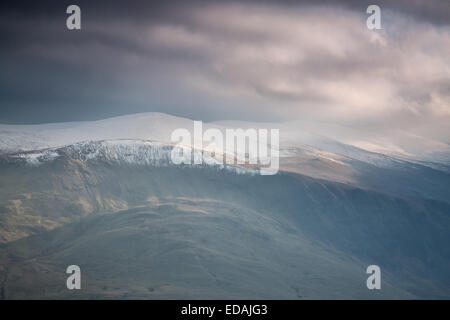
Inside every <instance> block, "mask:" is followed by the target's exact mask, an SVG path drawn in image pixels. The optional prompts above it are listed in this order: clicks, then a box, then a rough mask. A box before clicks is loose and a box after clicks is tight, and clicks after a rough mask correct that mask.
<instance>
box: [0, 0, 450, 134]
mask: <svg viewBox="0 0 450 320" xmlns="http://www.w3.org/2000/svg"><path fill="white" fill-rule="evenodd" d="M70 4H77V5H79V6H80V8H81V30H68V29H67V28H66V19H67V17H68V14H66V8H67V6H68V5H70ZM370 4H377V5H379V6H380V8H381V26H382V29H381V30H369V29H368V28H367V26H366V19H367V17H368V16H369V14H367V13H366V8H367V7H368V5H370ZM0 41H1V43H2V49H1V50H0V68H1V72H0V122H1V123H44V122H62V121H80V120H95V119H102V118H107V117H111V116H118V115H124V114H130V113H137V112H149V111H158V112H165V113H168V114H172V115H176V116H181V117H188V118H191V119H197V120H203V121H213V120H251V121H271V122H273V121H286V120H293V119H301V120H311V121H319V122H326V123H333V124H337V125H343V126H351V127H356V128H360V129H365V128H367V129H368V130H379V131H383V130H389V129H392V128H401V129H402V130H406V131H409V132H412V133H417V134H419V133H420V134H426V135H429V136H430V137H434V138H438V139H440V140H441V141H442V142H445V143H450V1H447V0H442V1H440V0H434V1H433V0H431V1H430V0H411V1H402V0H397V1H256V0H255V1H235V2H233V1H188V0H185V1H166V2H162V1H160V2H149V1H120V2H119V1H114V2H113V1H102V0H100V1H95V2H94V1H33V2H31V3H29V1H20V0H19V1H2V4H1V5H0Z"/></svg>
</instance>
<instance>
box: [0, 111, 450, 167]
mask: <svg viewBox="0 0 450 320" xmlns="http://www.w3.org/2000/svg"><path fill="white" fill-rule="evenodd" d="M193 126H194V121H193V120H190V119H186V118H180V117H175V116H171V115H167V114H163V113H155V112H152V113H140V114H132V115H126V116H120V117H114V118H109V119H104V120H99V121H86V122H69V123H55V124H39V125H5V124H3V125H0V153H3V154H5V153H19V152H23V151H35V150H42V149H48V148H58V147H63V146H69V145H72V144H76V143H81V142H89V141H103V140H110V141H111V142H109V143H108V145H111V143H112V141H116V142H119V141H121V142H120V145H123V141H124V139H126V140H138V141H148V140H151V141H158V142H162V143H166V144H172V141H171V134H172V132H173V131H174V130H175V129H178V128H184V129H187V130H189V131H191V132H193ZM208 128H217V129H219V130H221V131H222V132H225V129H227V128H243V129H248V128H255V129H258V128H267V129H271V128H273V129H275V128H277V129H280V156H281V157H284V156H286V155H288V154H289V150H292V149H293V148H294V149H295V148H300V149H307V150H309V152H310V153H314V154H316V156H317V157H318V158H323V157H324V156H323V154H324V152H326V153H327V156H326V158H327V159H328V160H329V159H332V160H334V161H340V160H339V159H340V158H341V157H342V156H345V157H348V158H351V159H355V160H359V161H362V162H365V163H369V164H372V165H375V166H377V167H386V168H389V167H395V166H402V165H405V164H409V165H410V164H411V163H418V164H420V165H424V166H428V167H431V168H434V169H438V170H443V171H447V172H448V171H450V169H449V168H450V165H449V164H450V148H449V147H448V145H446V144H443V143H437V142H435V143H434V144H433V145H432V146H431V142H430V141H429V140H426V139H422V140H417V141H419V142H418V143H422V144H424V145H423V146H422V148H417V149H418V150H421V152H416V153H415V154H413V153H409V152H400V151H399V149H401V148H399V147H398V146H393V145H387V143H386V145H387V146H386V147H385V148H384V149H382V148H381V147H380V146H379V144H374V143H373V141H367V142H366V143H364V142H362V141H361V139H360V140H359V141H358V143H355V144H351V142H350V143H349V139H348V137H347V138H346V137H345V135H343V134H342V133H341V132H342V130H340V131H339V130H338V129H336V130H337V131H336V132H338V131H339V133H340V134H336V135H333V138H330V136H331V134H332V133H333V134H334V131H330V130H329V129H327V130H325V129H324V128H323V126H320V125H317V126H316V125H314V124H310V123H309V124H305V123H298V122H287V123H252V122H242V121H239V122H238V121H221V122H210V123H204V124H203V130H206V129H208ZM324 132H325V133H324ZM354 134H356V133H354ZM339 139H340V140H341V141H340V140H339ZM357 145H364V146H367V148H366V149H364V148H361V147H358V146H357ZM427 146H429V148H430V149H431V150H432V151H430V152H426V149H427ZM437 148H438V149H437ZM374 151H377V152H374ZM49 152H50V151H46V154H47V155H48V154H49ZM27 157H28V158H29V159H32V158H33V157H34V158H39V155H38V154H35V156H33V154H32V153H31V154H28V155H27ZM50 158H51V157H50Z"/></svg>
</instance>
